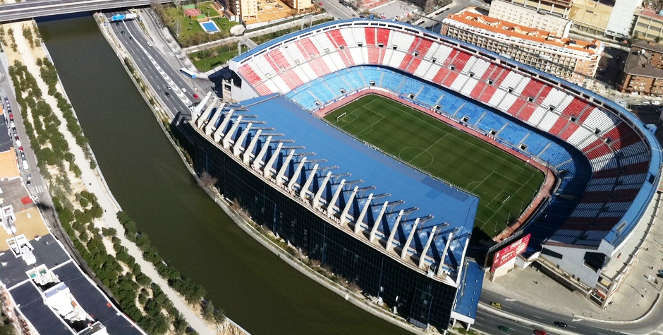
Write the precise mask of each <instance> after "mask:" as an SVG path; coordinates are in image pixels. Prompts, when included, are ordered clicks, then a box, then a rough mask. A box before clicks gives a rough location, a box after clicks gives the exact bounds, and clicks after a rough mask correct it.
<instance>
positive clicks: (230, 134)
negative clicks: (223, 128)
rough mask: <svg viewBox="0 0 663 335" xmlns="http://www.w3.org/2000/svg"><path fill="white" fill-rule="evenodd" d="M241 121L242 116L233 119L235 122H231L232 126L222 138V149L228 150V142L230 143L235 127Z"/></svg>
mask: <svg viewBox="0 0 663 335" xmlns="http://www.w3.org/2000/svg"><path fill="white" fill-rule="evenodd" d="M241 121H242V116H241V115H240V116H238V117H237V119H235V122H233V125H232V126H231V127H230V129H229V130H228V133H227V134H226V136H224V137H223V147H224V148H226V149H228V147H230V141H232V137H233V136H234V135H235V132H236V131H237V127H239V123H240V122H241Z"/></svg>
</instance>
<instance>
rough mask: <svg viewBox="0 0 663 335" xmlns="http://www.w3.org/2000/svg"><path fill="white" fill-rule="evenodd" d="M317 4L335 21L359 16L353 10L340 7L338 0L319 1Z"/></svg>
mask: <svg viewBox="0 0 663 335" xmlns="http://www.w3.org/2000/svg"><path fill="white" fill-rule="evenodd" d="M314 1H315V0H314ZM318 3H319V4H322V8H324V9H325V10H326V11H327V13H329V14H331V15H332V16H334V17H335V18H337V19H349V18H352V17H358V16H359V14H357V12H355V11H354V9H352V8H351V7H348V6H344V5H342V4H341V3H340V2H339V0H319V2H318Z"/></svg>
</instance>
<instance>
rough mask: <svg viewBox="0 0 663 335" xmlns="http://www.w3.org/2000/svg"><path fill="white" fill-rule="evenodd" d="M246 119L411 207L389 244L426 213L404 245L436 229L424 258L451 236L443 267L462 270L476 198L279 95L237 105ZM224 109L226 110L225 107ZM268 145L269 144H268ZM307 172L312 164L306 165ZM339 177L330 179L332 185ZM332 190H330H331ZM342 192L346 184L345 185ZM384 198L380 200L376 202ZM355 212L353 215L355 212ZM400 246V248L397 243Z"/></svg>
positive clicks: (436, 253)
mask: <svg viewBox="0 0 663 335" xmlns="http://www.w3.org/2000/svg"><path fill="white" fill-rule="evenodd" d="M241 105H242V106H243V107H245V108H246V109H247V112H246V113H248V114H250V115H251V116H252V119H253V118H255V119H256V120H260V121H264V122H265V124H264V126H266V127H273V128H274V130H273V132H276V133H283V137H282V139H289V140H294V145H295V146H298V145H299V146H305V149H301V150H299V152H300V153H302V152H306V153H315V156H313V157H309V158H313V159H325V160H326V162H325V163H324V164H323V165H324V166H334V165H337V166H338V167H339V168H338V170H336V171H334V173H346V172H348V173H350V174H351V175H350V176H345V178H346V179H348V180H350V179H351V180H361V181H362V183H361V185H359V186H360V187H364V186H374V187H375V188H376V191H375V193H376V194H378V193H388V194H390V196H389V199H388V200H389V201H397V200H403V201H404V203H403V205H402V208H412V207H416V208H417V210H416V211H414V212H411V213H408V214H406V216H405V217H403V219H402V220H401V224H400V226H399V229H398V230H397V231H398V234H396V236H395V238H394V240H395V241H396V242H398V243H403V242H405V240H406V239H407V236H408V235H409V234H410V232H411V229H412V227H413V225H414V219H415V218H417V217H419V218H424V217H427V216H428V215H432V219H430V220H428V221H425V222H423V223H422V224H421V225H419V227H418V229H417V234H415V237H414V241H413V242H412V244H411V245H410V247H414V248H415V249H416V250H419V251H421V249H422V246H423V245H424V244H425V243H426V239H427V237H428V236H429V233H430V229H432V227H433V226H438V228H442V229H440V230H438V231H437V233H436V236H437V238H435V239H434V240H433V241H434V243H433V245H434V247H431V248H430V249H429V250H428V253H427V255H428V256H429V257H432V258H433V259H436V260H437V259H439V257H441V253H442V250H443V249H444V248H445V245H446V243H447V238H448V234H449V233H450V232H453V236H454V238H453V240H452V242H451V243H450V244H449V250H448V253H447V256H446V258H445V261H444V264H445V265H446V266H447V267H448V268H449V270H450V274H451V275H452V277H453V278H455V274H456V273H457V271H458V270H459V268H460V267H461V266H462V261H463V257H464V252H465V247H466V243H467V242H468V241H469V238H470V235H471V232H472V229H473V226H474V219H475V215H476V211H477V206H478V203H479V199H478V197H476V196H474V195H472V194H469V193H466V192H464V191H462V190H460V189H458V188H455V187H453V186H451V185H449V184H447V183H445V182H443V181H441V180H439V179H436V178H433V177H431V176H430V175H427V174H425V173H423V172H421V171H419V170H416V169H415V168H413V167H411V166H409V165H406V164H404V163H402V162H400V161H398V160H396V159H394V158H392V157H390V156H388V155H386V154H384V153H383V152H381V151H378V150H376V149H374V148H372V147H369V146H367V145H366V144H365V143H363V142H360V141H358V140H356V139H355V138H354V137H352V136H350V135H348V134H346V133H344V132H342V131H340V130H339V129H336V128H335V127H333V126H331V125H329V124H328V123H327V122H325V121H324V120H321V119H320V118H318V117H316V116H314V115H312V114H311V113H309V112H307V111H304V110H303V109H302V108H301V107H300V106H298V105H297V104H295V103H294V102H292V101H291V100H289V99H288V98H286V97H285V96H279V95H276V94H274V95H270V96H266V97H259V98H254V99H249V100H246V101H243V102H242V103H241ZM226 108H229V107H226ZM273 143H274V142H272V146H274V144H273ZM306 164H307V168H308V169H309V170H310V168H311V166H312V163H306ZM340 179H341V177H338V178H336V180H335V181H336V182H338V180H340ZM334 187H336V186H334ZM346 188H347V186H346ZM383 201H384V200H380V202H379V203H380V204H381V203H382V202H383ZM375 204H377V202H374V206H372V208H371V212H372V215H373V216H372V217H373V218H374V219H375V217H376V216H377V215H378V212H379V210H380V207H381V206H375ZM355 214H356V213H355ZM396 216H397V215H396V211H391V212H390V213H389V214H388V215H387V218H386V222H387V223H386V226H385V224H384V223H383V226H381V227H379V231H378V233H380V234H382V236H383V237H386V235H388V234H390V232H391V230H392V227H393V225H394V222H395V218H396ZM401 245H402V244H401Z"/></svg>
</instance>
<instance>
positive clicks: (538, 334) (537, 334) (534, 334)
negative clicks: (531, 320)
mask: <svg viewBox="0 0 663 335" xmlns="http://www.w3.org/2000/svg"><path fill="white" fill-rule="evenodd" d="M546 334H548V333H546V331H545V330H541V329H534V331H532V335H546Z"/></svg>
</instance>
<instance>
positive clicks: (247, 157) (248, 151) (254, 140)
mask: <svg viewBox="0 0 663 335" xmlns="http://www.w3.org/2000/svg"><path fill="white" fill-rule="evenodd" d="M261 133H262V129H258V131H256V133H255V134H254V135H253V138H252V139H251V143H249V146H248V147H246V150H244V155H243V156H242V161H243V162H244V164H249V161H250V160H251V154H253V148H255V147H256V143H258V139H259V138H260V134H261Z"/></svg>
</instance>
